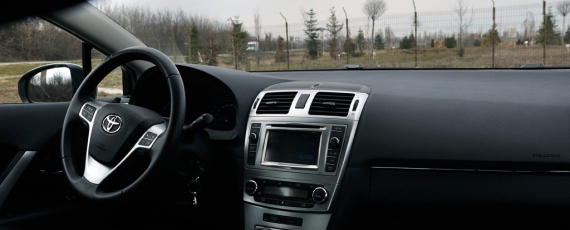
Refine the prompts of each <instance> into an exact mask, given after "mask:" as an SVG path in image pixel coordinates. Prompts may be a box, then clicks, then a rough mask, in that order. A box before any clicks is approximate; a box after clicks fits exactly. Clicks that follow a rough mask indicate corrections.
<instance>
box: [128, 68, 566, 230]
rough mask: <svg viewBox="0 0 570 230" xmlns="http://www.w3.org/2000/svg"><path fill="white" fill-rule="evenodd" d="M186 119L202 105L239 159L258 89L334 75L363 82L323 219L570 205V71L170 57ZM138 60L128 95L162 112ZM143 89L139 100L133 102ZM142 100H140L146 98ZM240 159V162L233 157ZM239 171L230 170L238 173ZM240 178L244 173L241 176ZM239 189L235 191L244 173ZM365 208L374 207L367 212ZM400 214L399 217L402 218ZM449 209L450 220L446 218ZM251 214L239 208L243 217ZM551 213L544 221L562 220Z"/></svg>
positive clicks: (163, 99) (427, 216) (429, 222)
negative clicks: (236, 66) (248, 66)
mask: <svg viewBox="0 0 570 230" xmlns="http://www.w3.org/2000/svg"><path fill="white" fill-rule="evenodd" d="M178 67H179V70H180V72H181V74H182V76H183V79H184V83H185V87H186V92H187V101H188V106H187V108H188V113H187V121H191V120H192V119H193V118H194V117H197V116H199V115H200V114H202V113H205V112H208V113H212V115H214V118H215V119H217V122H216V123H217V124H214V125H212V126H210V127H209V132H210V133H211V134H212V133H218V134H220V135H219V136H216V135H214V139H216V138H217V140H222V141H223V140H226V141H230V140H231V141H230V142H227V143H225V145H227V147H228V148H229V149H231V151H232V152H233V156H234V158H235V160H236V162H237V164H238V165H242V166H241V168H243V165H244V164H245V163H244V162H245V161H246V159H245V158H246V157H244V148H245V147H246V146H245V144H244V143H247V142H246V140H247V139H248V137H247V135H246V134H247V133H248V131H247V129H248V118H249V115H250V112H251V111H252V110H251V108H252V106H253V104H254V101H255V99H256V97H258V93H260V92H261V91H262V90H264V89H266V88H268V87H270V86H272V85H275V84H279V83H283V82H295V81H299V82H305V81H311V82H322V83H326V82H336V83H349V84H361V85H364V86H367V87H369V88H370V93H369V98H368V100H367V102H366V104H365V105H364V107H363V109H362V115H361V117H360V121H359V123H358V127H357V128H356V129H355V133H354V140H353V142H352V143H351V150H350V151H351V155H350V158H349V159H347V163H346V170H345V172H344V177H343V179H342V181H341V183H339V185H342V186H341V187H340V190H339V194H338V199H337V200H336V201H335V204H334V205H331V209H330V210H329V211H328V212H329V213H330V214H331V215H332V217H331V220H330V221H329V223H328V227H327V228H328V229H345V228H352V227H354V226H355V225H354V223H355V222H357V223H360V224H361V225H362V226H366V225H367V224H370V223H374V224H377V223H378V222H377V221H378V220H377V218H378V217H382V218H380V219H381V220H382V226H387V227H397V228H406V227H410V226H411V227H417V226H420V227H421V226H430V227H432V228H439V227H449V226H459V227H469V226H470V225H468V223H472V222H473V221H475V220H476V219H478V218H482V217H483V216H485V218H488V221H487V220H486V221H483V222H481V223H478V224H476V225H473V226H477V227H483V228H485V227H489V226H490V225H489V224H490V222H489V221H491V220H493V221H499V223H501V224H500V225H497V226H502V227H505V226H507V227H508V226H511V225H510V224H513V223H511V222H510V221H513V219H511V218H497V217H496V216H493V215H495V214H496V215H500V213H513V214H520V216H525V217H529V216H533V215H535V216H536V217H537V218H534V219H533V218H527V219H525V220H524V221H518V222H516V223H514V225H512V226H525V225H527V224H536V225H529V226H543V225H541V224H543V221H544V218H547V217H546V216H547V215H549V214H552V215H554V214H556V215H558V214H559V213H568V211H563V212H559V211H560V210H566V209H565V208H566V207H570V195H568V194H570V193H568V192H570V184H568V183H567V181H568V179H570V173H568V172H570V161H568V159H570V90H569V89H570V87H569V86H570V78H568V77H567V76H568V74H570V71H568V70H544V69H542V70H518V69H499V70H397V69H396V70H335V71H332V70H322V71H290V72H266V73H248V72H242V71H234V70H229V69H222V68H215V67H209V66H202V65H178ZM156 74H157V73H156V71H155V70H152V69H151V70H149V71H147V72H146V73H145V74H144V75H143V76H142V77H141V82H140V85H139V86H137V87H152V89H153V90H141V91H147V92H150V91H154V92H156V93H154V94H153V95H136V91H135V95H134V96H136V97H135V98H136V101H134V102H133V103H134V104H137V105H141V106H144V107H147V108H150V109H152V110H155V111H157V112H159V113H165V111H164V110H163V108H164V107H168V106H167V105H168V103H169V99H168V97H167V95H168V93H167V87H166V84H165V83H164V82H161V81H160V80H157V79H163V78H152V77H151V76H152V75H156ZM139 100H140V102H139ZM143 101H144V103H143ZM238 168H240V167H239V166H238ZM242 173H243V172H241V170H238V174H240V175H241V174H242ZM241 176H242V177H243V175H241ZM236 190H237V191H242V193H243V184H240V185H239V188H237V189H236ZM369 208H373V210H374V211H371V212H369V211H364V210H367V209H369ZM402 216H407V218H403V219H402ZM446 216H447V217H449V218H451V220H450V219H449V218H447V217H446ZM247 218H248V217H247V216H246V219H247ZM459 220H461V221H459ZM565 223H566V222H565V221H563V220H553V221H551V222H550V223H549V224H551V225H548V226H555V227H556V226H562V225H563V224H565Z"/></svg>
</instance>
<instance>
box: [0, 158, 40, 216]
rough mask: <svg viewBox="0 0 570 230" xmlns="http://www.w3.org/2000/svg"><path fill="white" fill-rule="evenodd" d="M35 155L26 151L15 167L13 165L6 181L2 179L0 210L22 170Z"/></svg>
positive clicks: (0, 185)
mask: <svg viewBox="0 0 570 230" xmlns="http://www.w3.org/2000/svg"><path fill="white" fill-rule="evenodd" d="M35 155H36V151H26V152H25V153H24V154H23V155H22V157H21V158H20V159H19V160H18V162H17V163H16V165H14V168H12V170H11V171H10V173H8V176H6V179H4V181H2V183H1V184H0V208H2V205H3V204H4V201H6V198H8V195H9V194H10V191H12V188H14V185H15V184H16V182H18V179H19V178H20V176H21V175H22V174H23V173H24V170H25V169H26V167H28V165H29V164H30V162H31V161H32V159H34V156H35Z"/></svg>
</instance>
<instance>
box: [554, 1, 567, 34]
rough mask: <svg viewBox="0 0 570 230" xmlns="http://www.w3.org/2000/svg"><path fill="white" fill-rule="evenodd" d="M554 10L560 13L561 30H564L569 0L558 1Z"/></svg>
mask: <svg viewBox="0 0 570 230" xmlns="http://www.w3.org/2000/svg"><path fill="white" fill-rule="evenodd" d="M556 11H558V13H559V14H560V15H562V32H564V29H566V15H568V13H570V1H565V2H559V3H558V5H556Z"/></svg>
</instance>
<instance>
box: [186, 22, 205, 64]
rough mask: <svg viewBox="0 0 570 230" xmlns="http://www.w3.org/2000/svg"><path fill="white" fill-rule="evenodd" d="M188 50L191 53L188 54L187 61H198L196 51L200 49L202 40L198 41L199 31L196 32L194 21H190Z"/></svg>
mask: <svg viewBox="0 0 570 230" xmlns="http://www.w3.org/2000/svg"><path fill="white" fill-rule="evenodd" d="M190 31H191V32H190V50H191V51H192V53H191V54H190V55H189V56H190V62H189V63H199V62H200V58H199V57H198V52H200V50H202V47H203V46H202V42H201V41H200V37H199V35H200V33H199V32H198V27H196V23H192V28H191V30H190Z"/></svg>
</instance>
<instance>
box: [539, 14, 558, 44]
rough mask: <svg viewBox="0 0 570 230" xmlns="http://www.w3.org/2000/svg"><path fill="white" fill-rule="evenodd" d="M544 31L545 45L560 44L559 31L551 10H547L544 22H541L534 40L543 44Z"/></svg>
mask: <svg viewBox="0 0 570 230" xmlns="http://www.w3.org/2000/svg"><path fill="white" fill-rule="evenodd" d="M544 24H546V28H544ZM544 33H546V44H547V45H558V44H560V33H559V32H558V28H557V25H556V21H555V20H554V15H553V14H552V11H550V10H549V11H548V13H547V14H546V21H545V23H543V24H541V25H540V27H539V29H538V33H537V35H536V42H537V43H539V44H543V42H545V41H544Z"/></svg>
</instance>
